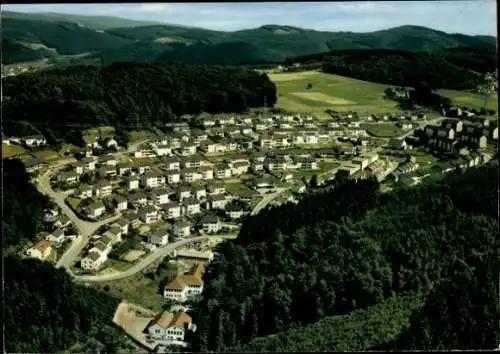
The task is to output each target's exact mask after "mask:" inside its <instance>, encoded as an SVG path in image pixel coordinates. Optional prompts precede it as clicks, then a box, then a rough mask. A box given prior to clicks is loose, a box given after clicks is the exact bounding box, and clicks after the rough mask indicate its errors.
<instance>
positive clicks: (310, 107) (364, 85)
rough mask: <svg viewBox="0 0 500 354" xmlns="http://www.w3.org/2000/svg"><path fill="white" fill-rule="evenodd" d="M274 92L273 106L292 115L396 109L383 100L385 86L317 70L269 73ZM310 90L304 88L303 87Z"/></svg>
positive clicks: (390, 102) (394, 104) (390, 103)
mask: <svg viewBox="0 0 500 354" xmlns="http://www.w3.org/2000/svg"><path fill="white" fill-rule="evenodd" d="M269 78H270V79H271V80H272V81H273V82H274V83H275V84H276V87H277V89H278V102H277V104H276V106H277V107H279V108H283V109H286V110H289V111H293V112H310V113H314V114H322V113H323V114H324V111H325V110H326V109H332V110H337V111H348V110H355V111H357V112H366V113H376V112H388V111H392V110H396V108H397V107H396V103H395V102H392V101H389V100H385V99H384V90H385V89H386V88H387V87H389V85H383V84H376V83H372V82H367V81H361V80H356V79H351V78H348V77H343V76H338V75H331V74H324V73H321V72H318V71H304V72H298V73H276V74H269ZM308 84H311V85H312V87H311V88H310V89H307V88H306V86H307V85H308Z"/></svg>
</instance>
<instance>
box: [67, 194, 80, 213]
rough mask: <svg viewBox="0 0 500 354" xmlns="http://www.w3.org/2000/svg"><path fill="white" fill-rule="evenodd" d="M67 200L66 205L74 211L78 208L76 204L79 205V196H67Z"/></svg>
mask: <svg viewBox="0 0 500 354" xmlns="http://www.w3.org/2000/svg"><path fill="white" fill-rule="evenodd" d="M66 201H67V202H68V205H69V206H70V208H71V209H73V210H74V211H76V210H77V209H78V206H79V205H80V199H79V198H74V197H68V198H67V199H66Z"/></svg>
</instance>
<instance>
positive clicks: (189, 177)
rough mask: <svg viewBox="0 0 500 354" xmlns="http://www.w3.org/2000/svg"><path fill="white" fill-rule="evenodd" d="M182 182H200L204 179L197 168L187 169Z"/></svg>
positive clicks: (183, 173)
mask: <svg viewBox="0 0 500 354" xmlns="http://www.w3.org/2000/svg"><path fill="white" fill-rule="evenodd" d="M181 175H182V180H183V181H184V182H187V183H191V182H195V181H199V180H201V179H202V177H203V176H202V175H201V173H198V169H197V168H186V169H184V170H182V172H181Z"/></svg>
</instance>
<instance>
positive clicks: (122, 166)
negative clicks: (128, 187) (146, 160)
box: [116, 163, 132, 176]
mask: <svg viewBox="0 0 500 354" xmlns="http://www.w3.org/2000/svg"><path fill="white" fill-rule="evenodd" d="M131 170H132V166H131V165H130V164H128V163H119V164H117V165H116V172H117V173H118V174H119V175H120V176H123V175H125V174H126V173H129V172H130V171H131Z"/></svg>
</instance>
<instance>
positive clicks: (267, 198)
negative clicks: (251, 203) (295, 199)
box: [250, 187, 290, 215]
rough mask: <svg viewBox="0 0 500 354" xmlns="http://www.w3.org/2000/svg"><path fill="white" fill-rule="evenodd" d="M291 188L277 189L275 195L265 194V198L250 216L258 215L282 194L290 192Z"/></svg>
mask: <svg viewBox="0 0 500 354" xmlns="http://www.w3.org/2000/svg"><path fill="white" fill-rule="evenodd" d="M289 188H290V187H287V188H277V189H276V192H274V193H269V194H264V198H263V199H262V200H261V201H260V202H259V203H258V204H257V205H256V206H255V207H254V208H253V210H252V212H251V213H250V215H256V214H258V213H259V211H261V210H262V209H264V208H265V207H266V206H267V205H268V204H269V203H271V202H272V201H273V200H274V199H276V198H277V197H278V196H280V194H281V193H283V192H284V191H286V190H288V189H289Z"/></svg>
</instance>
